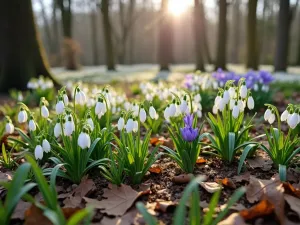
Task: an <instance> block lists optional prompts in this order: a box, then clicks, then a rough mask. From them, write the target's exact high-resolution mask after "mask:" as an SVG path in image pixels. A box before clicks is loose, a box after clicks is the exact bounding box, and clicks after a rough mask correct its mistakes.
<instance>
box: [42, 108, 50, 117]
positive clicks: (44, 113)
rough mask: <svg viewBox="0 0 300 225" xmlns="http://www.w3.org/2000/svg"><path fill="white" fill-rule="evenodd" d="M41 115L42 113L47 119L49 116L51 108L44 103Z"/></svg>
mask: <svg viewBox="0 0 300 225" xmlns="http://www.w3.org/2000/svg"><path fill="white" fill-rule="evenodd" d="M41 115H42V117H44V118H46V119H47V118H48V117H49V110H48V108H47V106H45V105H43V106H42V107H41Z"/></svg>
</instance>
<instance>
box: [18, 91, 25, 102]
mask: <svg viewBox="0 0 300 225" xmlns="http://www.w3.org/2000/svg"><path fill="white" fill-rule="evenodd" d="M23 100H24V98H23V95H22V92H21V91H19V93H18V101H19V102H22V101H23Z"/></svg>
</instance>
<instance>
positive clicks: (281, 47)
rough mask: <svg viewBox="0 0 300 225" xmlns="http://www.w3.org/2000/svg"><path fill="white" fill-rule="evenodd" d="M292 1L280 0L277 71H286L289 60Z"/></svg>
mask: <svg viewBox="0 0 300 225" xmlns="http://www.w3.org/2000/svg"><path fill="white" fill-rule="evenodd" d="M289 17H290V1H289V0H280V9H279V16H278V26H277V38H276V54H275V71H286V69H287V60H288V42H289V32H290V29H289V28H290V18H289Z"/></svg>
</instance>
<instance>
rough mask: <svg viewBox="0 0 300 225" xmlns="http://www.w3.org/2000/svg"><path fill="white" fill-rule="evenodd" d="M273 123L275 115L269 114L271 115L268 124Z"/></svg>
mask: <svg viewBox="0 0 300 225" xmlns="http://www.w3.org/2000/svg"><path fill="white" fill-rule="evenodd" d="M274 121H275V114H274V113H272V112H271V114H270V116H269V118H268V122H269V123H270V124H272V123H274Z"/></svg>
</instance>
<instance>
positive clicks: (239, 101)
mask: <svg viewBox="0 0 300 225" xmlns="http://www.w3.org/2000/svg"><path fill="white" fill-rule="evenodd" d="M238 106H239V108H240V111H241V112H244V110H245V104H244V102H243V101H242V100H241V99H239V100H238Z"/></svg>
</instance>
